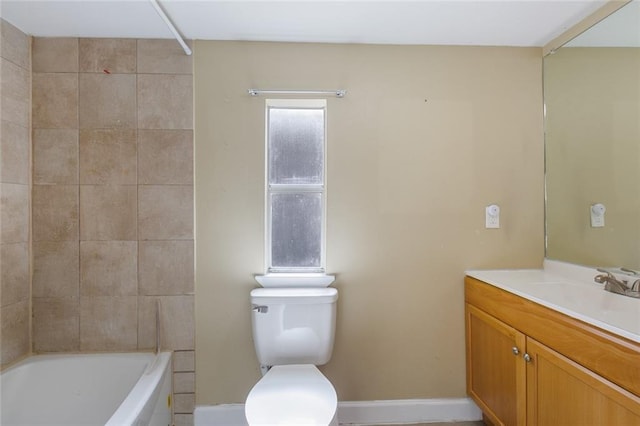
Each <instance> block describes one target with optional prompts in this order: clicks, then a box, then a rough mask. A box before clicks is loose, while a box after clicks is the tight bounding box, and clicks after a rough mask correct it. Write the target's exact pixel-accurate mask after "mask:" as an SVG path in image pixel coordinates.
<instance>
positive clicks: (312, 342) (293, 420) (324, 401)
mask: <svg viewBox="0 0 640 426" xmlns="http://www.w3.org/2000/svg"><path fill="white" fill-rule="evenodd" d="M337 300H338V291H337V290H336V289H335V288H257V289H254V290H252V291H251V306H252V313H251V324H252V327H253V342H254V345H255V349H256V355H257V356H258V361H259V363H260V368H261V369H262V372H263V376H262V379H260V381H258V383H256V384H255V385H254V386H253V388H252V389H251V392H249V395H248V396H247V401H246V403H245V410H244V411H245V416H246V418H247V422H248V423H249V425H250V426H258V425H263V426H266V425H269V426H273V425H282V426H285V425H289V426H303V425H316V426H328V425H332V426H333V425H337V424H338V420H337V416H336V409H337V406H338V399H337V396H336V391H335V389H334V388H333V385H332V384H331V382H329V380H328V379H327V378H326V377H325V376H324V375H323V374H322V373H321V372H320V370H318V368H317V367H316V366H318V365H323V364H326V363H327V362H329V359H330V358H331V353H332V352H333V340H334V336H335V325H336V301H337Z"/></svg>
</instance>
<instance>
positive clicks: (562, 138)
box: [544, 0, 640, 271]
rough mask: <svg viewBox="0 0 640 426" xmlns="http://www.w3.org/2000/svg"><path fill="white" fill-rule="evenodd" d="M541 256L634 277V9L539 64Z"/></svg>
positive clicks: (639, 253)
mask: <svg viewBox="0 0 640 426" xmlns="http://www.w3.org/2000/svg"><path fill="white" fill-rule="evenodd" d="M544 100H545V179H546V206H545V208H546V257H547V258H549V259H554V260H561V261H565V262H570V263H575V264H580V265H586V266H599V267H626V268H630V269H633V270H637V271H640V0H634V1H632V2H630V3H628V4H627V5H625V6H623V7H622V8H621V9H619V10H618V11H616V12H614V13H613V14H611V15H610V16H608V17H607V18H605V19H604V20H602V21H600V22H599V23H598V24H596V25H594V26H593V27H591V28H590V29H589V30H587V31H585V32H584V33H582V34H580V35H579V36H578V37H576V38H574V39H573V40H571V41H570V42H568V43H567V44H565V45H564V46H562V47H561V48H559V49H557V50H556V51H555V52H554V53H553V54H550V55H548V56H546V57H545V58H544Z"/></svg>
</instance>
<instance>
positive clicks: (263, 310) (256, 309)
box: [251, 305, 269, 314]
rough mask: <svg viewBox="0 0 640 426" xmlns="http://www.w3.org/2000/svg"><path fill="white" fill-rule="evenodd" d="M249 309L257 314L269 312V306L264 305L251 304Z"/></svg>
mask: <svg viewBox="0 0 640 426" xmlns="http://www.w3.org/2000/svg"><path fill="white" fill-rule="evenodd" d="M251 310H252V311H254V312H258V313H259V314H266V313H267V312H269V307H268V306H264V305H251Z"/></svg>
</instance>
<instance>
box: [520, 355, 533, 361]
mask: <svg viewBox="0 0 640 426" xmlns="http://www.w3.org/2000/svg"><path fill="white" fill-rule="evenodd" d="M522 358H524V360H525V362H531V356H530V355H529V354H524V355H522Z"/></svg>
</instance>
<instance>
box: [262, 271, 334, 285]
mask: <svg viewBox="0 0 640 426" xmlns="http://www.w3.org/2000/svg"><path fill="white" fill-rule="evenodd" d="M254 278H255V279H256V281H257V282H258V284H260V285H261V286H262V287H265V288H273V287H329V286H330V285H331V283H333V282H334V281H335V279H336V277H335V275H326V274H302V273H297V274H296V273H290V274H287V273H277V274H265V275H255V276H254Z"/></svg>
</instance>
